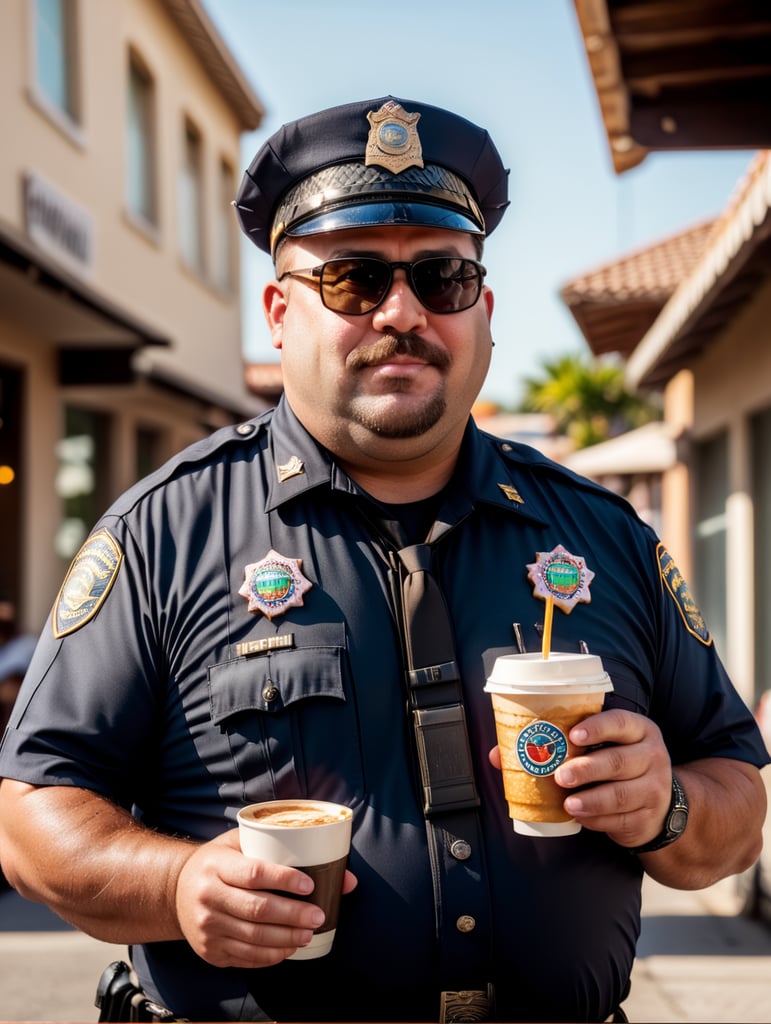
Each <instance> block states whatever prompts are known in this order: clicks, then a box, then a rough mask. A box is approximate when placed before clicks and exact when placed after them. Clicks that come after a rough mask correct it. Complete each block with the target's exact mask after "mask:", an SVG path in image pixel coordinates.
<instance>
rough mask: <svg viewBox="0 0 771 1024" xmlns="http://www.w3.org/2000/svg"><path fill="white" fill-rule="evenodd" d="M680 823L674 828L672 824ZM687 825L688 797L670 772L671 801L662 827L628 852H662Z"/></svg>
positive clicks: (677, 837)
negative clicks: (651, 837) (647, 839)
mask: <svg viewBox="0 0 771 1024" xmlns="http://www.w3.org/2000/svg"><path fill="white" fill-rule="evenodd" d="M675 819H677V821H678V822H679V821H682V822H683V823H682V825H678V826H677V827H675V825H674V822H675ZM687 823H688V797H687V796H686V793H685V790H684V789H683V784H682V783H681V782H680V780H679V779H678V777H677V776H676V775H675V773H674V772H672V799H671V800H670V802H669V809H668V811H667V816H666V818H665V819H664V827H663V828H662V830H661V831H660V832H659V834H658V835H657V836H654V838H653V839H651V840H650V841H649V842H647V843H643V845H642V846H632V847H629V852H630V853H634V854H638V853H655V851H656V850H663V849H664V847H665V846H669V845H670V844H671V843H674V842H675V840H676V839H679V838H680V836H681V835H682V834H683V832H684V831H685V826H686V825H687Z"/></svg>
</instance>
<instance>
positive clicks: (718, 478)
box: [693, 432, 728, 659]
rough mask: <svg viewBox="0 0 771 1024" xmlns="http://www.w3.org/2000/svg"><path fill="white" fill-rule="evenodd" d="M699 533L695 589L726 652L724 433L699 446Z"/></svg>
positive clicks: (710, 627)
mask: <svg viewBox="0 0 771 1024" xmlns="http://www.w3.org/2000/svg"><path fill="white" fill-rule="evenodd" d="M695 456H696V457H695V460H694V472H695V484H696V535H695V538H694V546H693V553H694V567H695V569H694V572H695V575H696V578H695V579H694V581H693V584H694V585H693V591H694V597H695V599H696V603H697V604H698V606H699V608H700V609H701V612H702V614H703V616H704V619H705V622H706V624H707V629H708V630H709V631H710V632H711V633H712V635H713V637H714V638H715V646H716V647H717V649H718V651H719V653H720V655H721V656H722V657H723V658H724V659H725V658H726V656H727V651H726V526H727V520H726V502H727V500H728V435H727V434H726V433H725V432H724V433H721V434H718V435H717V437H714V438H712V439H711V440H709V441H704V442H702V443H701V444H699V445H697V447H696V451H695Z"/></svg>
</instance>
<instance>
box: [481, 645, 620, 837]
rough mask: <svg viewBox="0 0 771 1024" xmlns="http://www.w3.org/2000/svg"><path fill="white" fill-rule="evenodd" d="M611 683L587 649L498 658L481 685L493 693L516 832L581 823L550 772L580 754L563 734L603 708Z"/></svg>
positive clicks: (549, 831) (550, 832)
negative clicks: (566, 805) (565, 803)
mask: <svg viewBox="0 0 771 1024" xmlns="http://www.w3.org/2000/svg"><path fill="white" fill-rule="evenodd" d="M612 689H613V684H612V683H611V681H610V677H609V676H608V674H607V673H606V672H605V670H604V669H603V666H602V661H601V659H600V658H598V657H597V656H595V655H592V654H578V653H576V654H569V653H563V652H560V651H555V652H552V653H551V654H549V656H548V657H544V656H543V654H506V655H502V656H501V657H499V658H497V659H496V661H495V665H494V666H493V671H492V673H491V675H490V676H489V678H488V680H487V684H486V686H485V690H486V691H487V692H488V693H489V694H490V695H491V699H492V704H493V713H494V715H495V728H496V733H497V737H498V746H499V748H500V754H501V767H502V771H503V789H504V795H505V797H506V801H507V803H508V805H509V816H510V817H511V818H512V819H513V821H514V831H515V832H517V833H519V834H521V835H528V836H566V835H573V834H575V833H576V832H579V831H580V830H581V825H580V824H579V822H577V821H576V820H575V819H574V818H571V817H570V815H569V814H568V813H567V812H566V811H565V809H564V808H563V806H562V805H563V801H564V800H565V797H566V796H567V791H566V790H565V789H563V787H562V786H558V785H557V783H556V782H555V781H554V772H555V771H556V770H557V768H558V767H559V766H560V765H561V764H562V763H563V762H564V761H566V760H567V759H568V758H570V757H573V756H575V755H576V754H577V753H581V750H582V748H576V747H575V746H574V745H573V744H572V743H571V742H570V740H569V739H568V734H569V732H570V730H571V729H572V728H573V726H574V725H577V724H578V722H581V721H583V719H584V718H588V717H589V715H594V714H596V713H597V712H599V711H601V710H602V705H603V701H604V698H605V694H606V693H607V692H608V691H610V690H612Z"/></svg>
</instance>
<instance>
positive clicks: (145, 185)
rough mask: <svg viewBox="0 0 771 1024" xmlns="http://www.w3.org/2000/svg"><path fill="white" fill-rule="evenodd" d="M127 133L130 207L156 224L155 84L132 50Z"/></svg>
mask: <svg viewBox="0 0 771 1024" xmlns="http://www.w3.org/2000/svg"><path fill="white" fill-rule="evenodd" d="M126 136H127V137H126V189H127V195H126V201H127V203H128V207H129V210H130V211H131V212H132V213H134V214H136V215H137V216H139V217H141V218H142V219H143V220H145V221H147V222H148V223H149V224H156V225H157V223H158V206H157V200H156V194H157V193H156V170H155V168H156V147H155V84H154V82H153V80H152V78H151V76H150V74H149V72H148V71H147V69H146V68H145V67H144V65H143V64H142V63H141V62H140V61H139V59H138V58H137V57H136V55H134V54H132V55H131V56H130V58H129V71H128V110H127V117H126Z"/></svg>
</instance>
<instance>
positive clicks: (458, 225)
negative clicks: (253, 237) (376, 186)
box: [286, 203, 483, 238]
mask: <svg viewBox="0 0 771 1024" xmlns="http://www.w3.org/2000/svg"><path fill="white" fill-rule="evenodd" d="M407 224H415V225H418V226H420V227H426V228H444V229H446V230H447V231H465V232H467V233H468V234H471V235H481V234H483V232H482V230H481V228H480V227H479V225H478V224H477V223H476V222H475V221H473V220H472V219H471V218H470V217H466V216H464V215H463V214H462V213H459V212H458V211H457V210H448V209H446V208H445V207H441V206H430V205H429V204H428V203H364V204H360V205H357V206H346V207H345V208H343V209H340V210H329V211H327V212H326V213H320V214H318V216H316V217H311V218H310V219H309V220H306V221H304V222H303V223H302V224H295V225H293V226H292V228H291V229H290V230H289V231H287V232H286V233H287V234H288V235H289V236H290V237H292V238H295V237H302V236H304V235H320V234H324V233H325V232H327V231H344V230H345V229H346V228H367V227H388V226H389V225H396V226H398V225H407Z"/></svg>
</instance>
